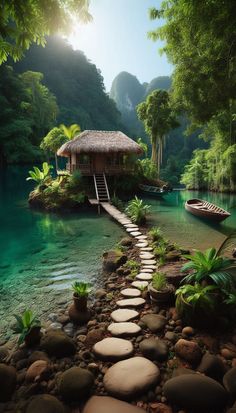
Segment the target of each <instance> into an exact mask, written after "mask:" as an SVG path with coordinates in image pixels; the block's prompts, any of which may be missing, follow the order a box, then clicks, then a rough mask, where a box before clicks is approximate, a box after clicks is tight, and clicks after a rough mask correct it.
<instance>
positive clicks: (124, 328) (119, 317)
mask: <svg viewBox="0 0 236 413" xmlns="http://www.w3.org/2000/svg"><path fill="white" fill-rule="evenodd" d="M102 206H103V207H104V209H105V210H106V211H107V212H108V213H109V214H110V215H111V216H112V217H113V218H114V219H116V220H117V221H118V222H119V223H120V224H121V225H123V227H124V229H125V230H126V232H127V233H128V234H129V235H130V236H132V237H135V238H136V239H137V243H136V244H135V246H136V247H137V248H139V249H140V251H139V258H140V261H141V267H142V268H141V270H140V272H139V274H138V275H137V276H136V280H135V281H133V282H131V286H130V287H127V288H124V284H122V286H121V291H120V294H121V296H122V297H124V298H123V299H120V300H118V301H117V302H116V304H117V306H118V307H121V308H119V309H117V310H114V311H112V312H111V314H110V317H111V319H112V320H113V322H111V324H110V325H109V326H108V328H107V331H108V333H109V334H110V335H111V336H112V337H106V338H103V339H102V340H101V339H100V340H101V341H98V342H97V343H96V344H95V345H94V346H93V353H94V355H95V356H96V357H97V358H98V359H100V360H105V361H114V362H116V363H115V364H113V365H112V366H111V367H110V368H108V370H107V371H106V373H105V375H104V378H103V383H104V388H105V390H106V391H107V393H108V394H109V395H111V396H115V397H117V398H118V399H124V400H132V399H134V398H135V397H136V396H138V395H139V394H145V392H146V394H147V393H148V392H149V389H150V388H154V387H155V385H156V384H157V383H158V382H159V379H160V371H159V368H158V367H157V365H156V364H154V363H153V362H152V361H150V360H149V359H153V360H164V359H165V358H166V356H167V355H168V347H167V346H166V344H165V343H164V342H162V341H161V340H155V339H152V338H148V339H146V340H143V341H142V343H141V344H140V351H141V352H142V353H143V355H144V356H146V357H147V358H145V357H132V355H133V353H134V346H133V343H132V337H134V336H137V335H139V334H140V331H141V330H142V327H143V328H144V329H149V332H150V331H151V332H153V333H156V332H159V331H162V330H163V328H164V327H165V324H166V323H167V320H166V318H165V317H163V316H161V315H158V314H149V313H148V314H145V315H144V316H143V317H142V318H141V320H140V321H141V322H140V323H139V324H140V325H138V324H136V323H135V322H131V320H134V319H138V317H139V312H138V311H136V308H139V307H140V306H143V305H144V304H145V302H146V300H145V299H144V298H142V297H141V289H142V288H146V287H147V286H148V285H149V282H151V280H152V273H153V272H154V271H156V270H157V262H156V260H155V255H154V254H153V248H152V247H151V246H150V245H149V242H148V236H147V235H144V234H142V232H141V231H140V229H139V227H138V225H136V224H134V223H133V222H132V221H131V219H130V218H129V217H128V216H127V215H125V213H121V212H120V211H119V210H118V209H117V208H115V207H114V206H112V205H110V204H108V203H104V204H102ZM132 287H133V288H132ZM126 297H127V298H126ZM130 307H134V308H135V309H130ZM120 337H126V338H127V339H123V338H120ZM165 346H166V347H165ZM166 353H167V355H166ZM118 360H121V361H118ZM110 412H113V413H121V412H122V413H144V410H143V409H140V408H139V407H136V406H132V405H130V404H127V403H124V402H122V401H120V400H117V399H114V398H112V397H103V396H92V397H91V398H90V399H89V400H88V402H87V403H86V405H85V407H84V408H83V410H82V413H110Z"/></svg>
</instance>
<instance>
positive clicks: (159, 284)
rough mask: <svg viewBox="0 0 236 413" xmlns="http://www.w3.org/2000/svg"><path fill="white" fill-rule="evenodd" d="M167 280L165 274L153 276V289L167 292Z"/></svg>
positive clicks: (160, 273)
mask: <svg viewBox="0 0 236 413" xmlns="http://www.w3.org/2000/svg"><path fill="white" fill-rule="evenodd" d="M167 284H168V282H167V278H166V275H165V274H164V273H163V272H156V273H154V274H153V278H152V287H153V288H155V290H157V291H162V290H165V289H166V287H167Z"/></svg>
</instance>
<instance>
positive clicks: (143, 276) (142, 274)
mask: <svg viewBox="0 0 236 413" xmlns="http://www.w3.org/2000/svg"><path fill="white" fill-rule="evenodd" d="M135 278H136V279H137V280H142V281H151V280H152V275H151V274H148V273H145V272H140V274H138V275H136V277H135Z"/></svg>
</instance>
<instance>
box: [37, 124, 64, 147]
mask: <svg viewBox="0 0 236 413" xmlns="http://www.w3.org/2000/svg"><path fill="white" fill-rule="evenodd" d="M67 140H68V138H67V136H66V135H65V134H64V133H63V132H62V130H61V129H60V128H53V129H51V130H50V131H49V132H48V134H47V135H46V136H45V137H44V138H43V140H42V142H41V144H40V148H41V149H43V150H44V151H48V152H53V153H56V152H57V150H58V149H59V148H60V147H61V145H63V143H65V142H66V141H67Z"/></svg>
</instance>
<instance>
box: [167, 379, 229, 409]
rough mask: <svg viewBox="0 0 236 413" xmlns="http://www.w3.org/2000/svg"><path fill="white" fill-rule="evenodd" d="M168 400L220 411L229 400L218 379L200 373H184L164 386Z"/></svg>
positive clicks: (172, 402)
mask: <svg viewBox="0 0 236 413" xmlns="http://www.w3.org/2000/svg"><path fill="white" fill-rule="evenodd" d="M163 392H164V395H165V396H166V398H167V400H168V401H169V402H170V403H171V404H173V405H176V406H178V407H181V408H185V409H194V411H195V410H197V409H198V410H197V411H199V412H200V411H201V412H202V411H204V412H209V411H217V412H218V411H219V409H222V408H223V407H224V406H225V404H226V402H227V392H226V390H225V389H224V388H223V386H221V385H220V384H219V383H218V382H217V381H215V380H213V379H211V378H209V377H206V376H202V375H200V374H183V375H181V376H178V377H174V378H172V379H170V380H168V381H167V382H166V383H165V384H164V387H163Z"/></svg>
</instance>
